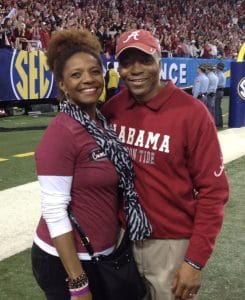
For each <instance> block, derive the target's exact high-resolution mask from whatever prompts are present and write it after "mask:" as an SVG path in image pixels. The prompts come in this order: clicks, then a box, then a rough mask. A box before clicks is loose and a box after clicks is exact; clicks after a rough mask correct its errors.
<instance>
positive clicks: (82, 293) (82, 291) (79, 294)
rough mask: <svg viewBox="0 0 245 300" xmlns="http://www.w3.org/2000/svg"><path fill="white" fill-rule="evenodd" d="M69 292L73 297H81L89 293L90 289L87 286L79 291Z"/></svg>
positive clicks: (70, 290) (72, 290)
mask: <svg viewBox="0 0 245 300" xmlns="http://www.w3.org/2000/svg"><path fill="white" fill-rule="evenodd" d="M69 292H70V296H71V297H79V296H83V295H85V294H87V293H88V292H89V287H88V285H86V286H84V287H81V288H79V289H69Z"/></svg>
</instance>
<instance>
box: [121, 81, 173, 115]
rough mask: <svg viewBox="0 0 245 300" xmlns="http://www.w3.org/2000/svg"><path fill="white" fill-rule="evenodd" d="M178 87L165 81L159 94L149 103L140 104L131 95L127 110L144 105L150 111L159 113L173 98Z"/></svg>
mask: <svg viewBox="0 0 245 300" xmlns="http://www.w3.org/2000/svg"><path fill="white" fill-rule="evenodd" d="M175 89H176V86H175V85H174V84H173V82H172V81H171V80H165V81H163V86H162V88H161V89H160V91H159V93H158V94H157V95H156V96H155V97H153V98H152V99H151V100H149V101H147V102H138V101H136V100H135V99H134V98H133V97H132V96H131V95H130V93H129V92H128V93H129V97H128V98H129V101H128V104H127V106H126V108H127V109H130V108H133V107H134V106H135V105H144V106H147V107H148V108H149V109H151V110H154V111H158V110H159V109H160V108H161V107H162V106H163V105H164V104H165V103H166V102H167V100H168V99H169V98H170V97H171V95H172V94H173V92H174V91H175Z"/></svg>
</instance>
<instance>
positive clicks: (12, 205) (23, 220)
mask: <svg viewBox="0 0 245 300" xmlns="http://www.w3.org/2000/svg"><path fill="white" fill-rule="evenodd" d="M218 136H219V140H220V144H221V148H222V152H223V156H224V162H225V163H228V162H230V161H232V160H234V159H237V158H239V157H241V156H243V155H245V127H242V128H230V129H226V130H223V131H220V132H219V133H218ZM39 217H40V191H39V184H38V182H37V181H35V182H31V183H27V184H24V185H20V186H17V187H14V188H10V189H6V190H3V191H0V261H1V260H2V259H4V258H7V257H9V256H11V255H14V254H16V253H19V252H21V251H23V250H25V249H27V248H29V247H31V245H32V239H33V235H34V232H35V228H36V225H37V222H38V220H39Z"/></svg>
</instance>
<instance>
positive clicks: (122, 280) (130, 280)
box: [69, 210, 146, 300]
mask: <svg viewBox="0 0 245 300" xmlns="http://www.w3.org/2000/svg"><path fill="white" fill-rule="evenodd" d="M69 217H70V219H71V221H72V223H73V224H74V226H75V228H76V230H77V231H78V233H79V235H80V238H81V241H82V243H83V245H84V247H85V248H86V250H87V252H88V254H89V255H90V256H91V261H89V264H90V266H91V264H92V265H93V269H94V272H93V275H92V276H91V277H92V278H90V276H89V272H88V273H87V275H88V278H89V286H90V289H91V292H92V294H93V289H94V290H96V294H97V296H95V297H94V295H93V299H96V300H142V299H143V298H144V296H145V294H146V287H145V284H144V281H143V278H142V277H141V276H140V274H139V271H138V268H137V265H136V262H135V260H134V256H133V249H132V242H131V241H130V239H129V236H128V233H127V231H125V233H124V235H123V238H122V240H121V242H120V244H119V245H118V247H116V249H115V250H114V251H113V252H112V253H111V254H109V255H95V254H94V250H93V247H92V245H91V243H90V241H89V239H88V237H87V236H86V234H85V233H84V231H83V230H82V228H81V226H80V224H79V223H78V222H77V220H76V218H75V217H74V215H73V214H72V212H71V211H70V210H69ZM87 265H88V261H86V262H85V261H84V263H83V266H84V270H85V272H86V271H87V270H86V269H87ZM89 269H91V268H89ZM90 279H91V280H92V282H91V280H90ZM98 291H99V292H98ZM98 295H99V296H98Z"/></svg>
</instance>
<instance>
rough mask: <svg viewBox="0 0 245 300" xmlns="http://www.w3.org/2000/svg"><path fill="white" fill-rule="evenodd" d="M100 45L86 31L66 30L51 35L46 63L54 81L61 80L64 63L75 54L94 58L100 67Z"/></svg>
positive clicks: (95, 38) (93, 36) (94, 37)
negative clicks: (80, 53)
mask: <svg viewBox="0 0 245 300" xmlns="http://www.w3.org/2000/svg"><path fill="white" fill-rule="evenodd" d="M101 51H102V49H101V45H100V43H99V41H98V39H97V37H96V36H95V35H93V34H92V33H91V32H90V31H88V30H85V29H84V30H81V29H68V30H60V31H57V32H54V33H53V34H52V37H51V40H50V42H49V46H48V51H47V53H46V55H47V63H48V66H49V68H50V70H51V71H52V72H53V74H54V76H55V79H56V80H58V81H59V80H61V79H62V73H63V68H64V65H65V63H66V61H67V60H68V59H69V58H70V57H71V56H72V55H74V54H75V53H78V52H84V53H88V54H91V55H92V56H94V57H95V58H96V59H97V60H98V62H99V63H100V64H101V66H102V62H101V57H100V53H101Z"/></svg>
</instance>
